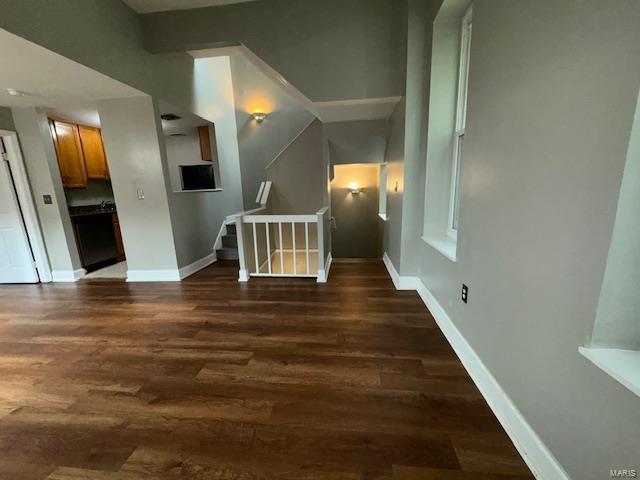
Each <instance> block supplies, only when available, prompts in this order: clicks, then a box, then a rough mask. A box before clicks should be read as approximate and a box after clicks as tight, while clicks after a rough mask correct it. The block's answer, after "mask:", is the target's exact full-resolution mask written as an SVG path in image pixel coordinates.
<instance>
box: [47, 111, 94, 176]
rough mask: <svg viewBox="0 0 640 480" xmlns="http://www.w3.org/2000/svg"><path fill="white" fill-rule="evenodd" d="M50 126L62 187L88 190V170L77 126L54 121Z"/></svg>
mask: <svg viewBox="0 0 640 480" xmlns="http://www.w3.org/2000/svg"><path fill="white" fill-rule="evenodd" d="M50 126H51V134H52V135H53V143H54V146H55V149H56V156H57V157H58V167H59V168H60V175H61V177H62V185H63V186H64V188H87V170H86V167H85V163H84V155H83V153H82V144H81V142H80V134H79V132H78V127H77V125H74V124H73V123H66V122H61V121H58V120H53V121H51V123H50Z"/></svg>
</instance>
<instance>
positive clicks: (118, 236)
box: [111, 214, 125, 262]
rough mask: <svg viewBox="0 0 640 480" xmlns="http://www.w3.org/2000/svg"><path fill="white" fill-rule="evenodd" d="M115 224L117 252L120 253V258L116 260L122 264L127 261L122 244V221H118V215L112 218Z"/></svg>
mask: <svg viewBox="0 0 640 480" xmlns="http://www.w3.org/2000/svg"><path fill="white" fill-rule="evenodd" d="M111 220H112V222H113V233H114V235H115V237H116V250H117V251H118V256H117V257H116V260H117V261H119V262H122V261H123V260H125V255H124V243H122V232H120V220H118V214H114V215H113V216H112V217H111Z"/></svg>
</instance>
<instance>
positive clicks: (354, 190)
mask: <svg viewBox="0 0 640 480" xmlns="http://www.w3.org/2000/svg"><path fill="white" fill-rule="evenodd" d="M349 190H350V191H351V195H357V194H359V193H360V192H361V191H362V189H361V188H360V186H359V185H358V182H351V183H350V184H349Z"/></svg>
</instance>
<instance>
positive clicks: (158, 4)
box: [123, 0, 256, 13]
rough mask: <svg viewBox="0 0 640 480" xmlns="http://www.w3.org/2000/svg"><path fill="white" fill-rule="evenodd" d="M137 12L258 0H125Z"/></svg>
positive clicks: (163, 10) (187, 8)
mask: <svg viewBox="0 0 640 480" xmlns="http://www.w3.org/2000/svg"><path fill="white" fill-rule="evenodd" d="M123 1H124V3H126V4H127V5H129V7H131V9H132V10H134V11H135V12H137V13H151V12H167V11H170V10H189V9H191V8H202V7H219V6H221V5H231V4H232V3H244V2H254V1H256V0H123Z"/></svg>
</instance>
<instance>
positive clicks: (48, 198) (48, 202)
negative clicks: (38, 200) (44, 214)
mask: <svg viewBox="0 0 640 480" xmlns="http://www.w3.org/2000/svg"><path fill="white" fill-rule="evenodd" d="M42 201H43V202H44V204H45V205H51V204H52V203H53V200H52V199H51V195H42Z"/></svg>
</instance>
